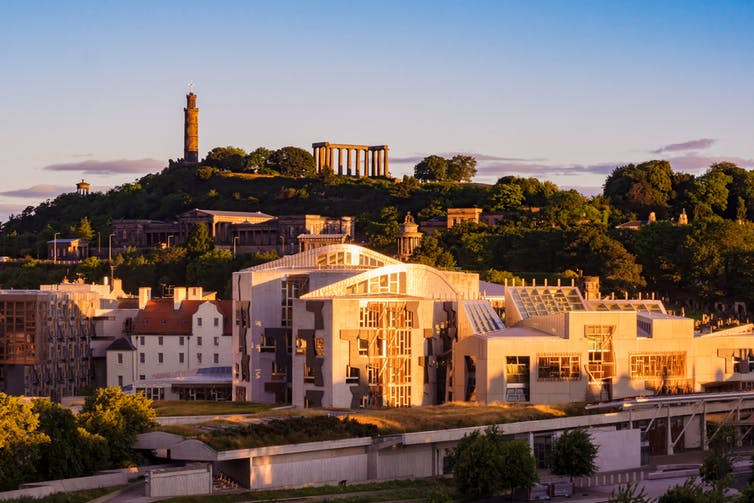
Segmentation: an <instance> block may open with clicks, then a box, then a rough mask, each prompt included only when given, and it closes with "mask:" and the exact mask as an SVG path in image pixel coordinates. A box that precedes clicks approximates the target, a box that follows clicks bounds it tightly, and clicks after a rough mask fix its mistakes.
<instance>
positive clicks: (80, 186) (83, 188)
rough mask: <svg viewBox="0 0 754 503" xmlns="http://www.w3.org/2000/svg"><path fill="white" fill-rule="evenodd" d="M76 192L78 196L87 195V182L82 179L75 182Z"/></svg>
mask: <svg viewBox="0 0 754 503" xmlns="http://www.w3.org/2000/svg"><path fill="white" fill-rule="evenodd" d="M76 193H77V194H78V195H80V196H88V195H89V184H88V183H87V182H85V181H84V180H83V179H82V180H81V181H80V182H79V183H77V184H76Z"/></svg>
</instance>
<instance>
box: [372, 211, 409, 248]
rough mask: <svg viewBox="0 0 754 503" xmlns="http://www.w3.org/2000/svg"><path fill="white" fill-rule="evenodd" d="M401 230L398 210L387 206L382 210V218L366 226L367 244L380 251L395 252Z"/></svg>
mask: <svg viewBox="0 0 754 503" xmlns="http://www.w3.org/2000/svg"><path fill="white" fill-rule="evenodd" d="M400 230H401V227H400V224H399V223H398V208H396V207H395V206H385V207H384V208H382V209H381V210H380V216H379V218H377V220H370V221H369V222H368V223H367V224H366V230H365V234H366V237H367V243H369V245H370V246H373V247H375V248H378V249H380V250H386V251H387V250H393V249H394V248H395V246H396V244H397V238H398V232H400Z"/></svg>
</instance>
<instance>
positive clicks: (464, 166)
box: [446, 154, 476, 182]
mask: <svg viewBox="0 0 754 503" xmlns="http://www.w3.org/2000/svg"><path fill="white" fill-rule="evenodd" d="M474 175H476V159H474V158H473V157H471V156H470V155H460V154H459V155H455V156H453V158H452V159H450V160H449V161H448V164H447V174H446V179H447V180H449V181H451V182H470V181H471V179H472V178H474Z"/></svg>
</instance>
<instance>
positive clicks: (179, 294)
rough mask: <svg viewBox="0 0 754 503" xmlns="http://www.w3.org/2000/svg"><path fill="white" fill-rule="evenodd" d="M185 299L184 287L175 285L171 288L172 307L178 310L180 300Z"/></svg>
mask: <svg viewBox="0 0 754 503" xmlns="http://www.w3.org/2000/svg"><path fill="white" fill-rule="evenodd" d="M184 300H186V287H185V286H177V287H175V288H173V309H174V310H176V311H177V310H179V309H180V308H181V302H183V301H184Z"/></svg>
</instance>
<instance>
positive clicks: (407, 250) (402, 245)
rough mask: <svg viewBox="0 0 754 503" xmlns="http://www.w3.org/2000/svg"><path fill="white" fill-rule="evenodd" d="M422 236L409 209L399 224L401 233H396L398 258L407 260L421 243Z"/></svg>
mask: <svg viewBox="0 0 754 503" xmlns="http://www.w3.org/2000/svg"><path fill="white" fill-rule="evenodd" d="M422 236H423V234H422V233H421V232H419V226H418V225H416V222H414V218H413V217H412V216H411V212H410V211H409V212H408V213H406V218H405V220H404V221H403V223H402V224H401V233H400V234H398V260H402V261H403V262H405V261H407V260H408V259H409V258H410V257H411V255H412V254H413V253H414V250H415V249H416V248H418V247H419V245H420V244H421V242H422Z"/></svg>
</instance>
